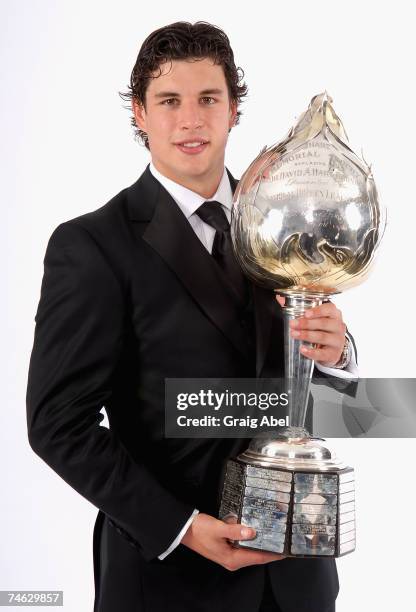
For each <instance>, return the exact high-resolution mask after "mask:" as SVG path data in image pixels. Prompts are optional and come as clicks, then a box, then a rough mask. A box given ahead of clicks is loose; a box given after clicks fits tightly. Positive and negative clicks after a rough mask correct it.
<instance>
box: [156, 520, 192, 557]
mask: <svg viewBox="0 0 416 612" xmlns="http://www.w3.org/2000/svg"><path fill="white" fill-rule="evenodd" d="M198 513H199V510H196V509H195V510H194V511H193V512H192V514H191V516H190V517H189V519H188V520H187V521H186V523H185V525H184V526H183V527H182V529H181V531H180V532H179V534H178V535H177V537H176V538H175V539H174V540H173V542H172V544H171V545H170V546H169V548H168V549H167V550H165V552H163V553H162V554H161V555H159V556H158V559H160V560H161V561H163V559H164V558H165V557H167V556H168V555H170V553H171V552H172V551H174V550H175V548H176V547H177V546H178V544H180V543H181V540H182V538H183V536H184V535H185V533H186V532H187V530H188V527H189V525H190V524H191V523H192V521H193V520H194V517H195V516H196V515H197V514H198Z"/></svg>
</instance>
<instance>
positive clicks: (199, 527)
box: [181, 513, 284, 571]
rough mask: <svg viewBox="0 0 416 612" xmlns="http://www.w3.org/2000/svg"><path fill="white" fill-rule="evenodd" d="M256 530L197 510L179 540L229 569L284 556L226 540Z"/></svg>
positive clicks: (248, 537)
mask: <svg viewBox="0 0 416 612" xmlns="http://www.w3.org/2000/svg"><path fill="white" fill-rule="evenodd" d="M255 535H256V530H255V529H253V528H251V527H245V526H244V525H240V524H229V523H224V522H223V521H219V520H217V519H216V518H214V517H213V516H209V514H202V513H200V514H197V515H196V516H195V518H194V520H193V521H192V523H191V525H190V526H189V528H188V530H187V532H186V533H185V535H184V536H183V538H182V540H181V543H182V544H184V545H185V546H187V547H188V548H190V549H191V550H193V551H195V552H197V553H199V554H200V555H202V556H203V557H206V558H207V559H210V561H214V562H215V563H218V564H219V565H222V566H223V567H225V569H227V570H230V571H235V570H238V569H240V567H246V566H248V565H260V564H262V563H270V561H279V560H280V559H284V555H277V554H275V553H270V552H261V551H256V550H245V549H243V548H234V547H233V546H231V544H230V542H229V540H251V539H252V538H254V537H255Z"/></svg>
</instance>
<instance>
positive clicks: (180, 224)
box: [127, 166, 274, 376]
mask: <svg viewBox="0 0 416 612" xmlns="http://www.w3.org/2000/svg"><path fill="white" fill-rule="evenodd" d="M227 173H228V176H229V179H230V184H231V188H232V191H233V193H234V192H235V189H236V186H237V183H238V181H236V179H234V177H233V176H232V175H231V173H230V172H229V171H228V169H227ZM127 206H128V213H129V217H130V219H131V220H133V221H136V222H142V223H145V225H144V227H143V229H144V231H143V232H142V238H143V239H144V240H145V241H146V242H147V243H148V244H149V245H150V246H151V247H152V248H153V249H154V250H155V251H156V252H157V253H158V254H159V255H160V256H161V257H162V258H163V259H164V261H165V262H166V263H167V265H168V266H169V267H170V268H171V270H172V271H173V272H174V273H175V274H176V276H177V277H178V278H179V280H180V281H181V282H182V284H183V285H184V286H185V288H186V289H187V291H188V292H189V293H190V294H191V295H192V297H193V299H194V300H195V301H196V302H197V303H198V304H199V306H200V307H201V309H202V310H203V311H204V312H205V314H206V315H207V316H208V317H209V319H210V320H211V321H212V322H213V323H214V325H216V326H217V327H218V328H219V329H220V330H221V331H222V333H223V334H224V335H225V336H226V337H227V338H228V339H229V341H230V342H232V344H233V345H234V346H235V348H236V349H237V350H239V351H240V352H241V353H243V354H244V355H247V350H248V346H247V342H246V340H245V338H244V332H243V330H242V327H241V325H240V321H239V316H238V312H237V310H236V306H235V304H234V302H233V300H232V298H231V297H230V294H229V292H228V290H227V288H226V286H225V284H224V279H223V276H222V274H221V271H220V270H219V269H218V267H217V266H216V265H214V262H213V260H212V256H211V255H210V254H209V253H208V251H207V250H206V249H205V247H204V246H203V245H202V244H201V242H200V240H199V238H198V237H197V236H196V234H195V232H194V230H193V229H192V227H191V225H190V224H189V222H188V220H187V219H186V217H185V216H184V215H183V213H182V211H181V210H180V208H179V207H178V206H177V204H176V202H175V201H174V200H173V198H172V197H171V196H170V194H169V193H168V192H167V191H166V189H165V188H164V187H163V186H162V185H161V184H160V183H159V181H157V180H156V179H155V178H154V176H153V175H152V173H151V172H150V169H149V166H147V168H146V170H145V172H144V173H143V174H142V175H141V177H140V178H139V179H138V181H137V182H136V183H134V184H133V185H132V186H131V187H129V188H128V189H127ZM185 245H186V246H185ZM250 282H251V281H250ZM251 284H252V288H253V296H254V310H255V329H256V373H257V376H259V375H260V372H261V370H262V367H263V364H264V360H265V356H266V354H267V349H268V345H269V341H270V330H271V322H272V314H273V313H272V309H271V307H270V306H271V300H273V299H274V298H273V295H271V292H270V291H268V290H265V289H262V288H261V287H258V286H257V285H255V284H254V283H251Z"/></svg>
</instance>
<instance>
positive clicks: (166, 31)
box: [119, 21, 248, 149]
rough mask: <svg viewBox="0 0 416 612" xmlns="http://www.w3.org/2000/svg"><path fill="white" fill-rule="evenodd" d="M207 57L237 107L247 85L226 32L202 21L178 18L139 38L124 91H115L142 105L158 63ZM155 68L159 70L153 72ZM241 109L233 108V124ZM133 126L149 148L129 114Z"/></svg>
mask: <svg viewBox="0 0 416 612" xmlns="http://www.w3.org/2000/svg"><path fill="white" fill-rule="evenodd" d="M206 57H209V58H211V59H212V60H213V61H214V63H215V64H218V65H221V66H222V67H223V70H224V75H225V80H226V82H227V86H228V93H229V97H230V100H231V101H233V102H236V103H237V108H238V106H239V105H240V104H241V102H242V101H243V98H244V97H245V96H246V95H247V92H248V88H247V85H246V84H245V83H243V82H242V79H243V77H244V71H243V69H242V68H237V67H236V65H235V63H234V54H233V50H232V49H231V46H230V41H229V39H228V36H227V35H226V34H225V32H223V31H222V30H221V29H220V28H218V27H217V26H215V25H212V24H210V23H207V22H206V21H197V22H196V23H194V24H192V23H189V22H186V21H178V22H176V23H172V24H170V25H167V26H164V27H163V28H159V29H158V30H155V31H154V32H152V33H151V34H150V35H149V36H148V37H147V38H146V40H145V41H144V42H143V44H142V46H141V48H140V51H139V55H138V56H137V60H136V63H135V65H134V67H133V71H132V73H131V77H130V85H128V91H127V92H126V93H123V92H119V95H120V97H121V98H122V99H123V100H125V101H129V102H130V106H128V107H126V108H128V109H130V108H131V102H132V101H133V100H135V101H136V102H138V103H139V104H140V105H141V106H143V107H144V108H146V90H147V87H148V85H149V82H150V79H152V78H157V77H159V76H160V75H161V73H162V70H161V64H163V63H165V62H166V61H172V60H180V59H187V58H193V59H204V58H206ZM158 69H159V74H157V75H154V72H155V71H156V70H158ZM241 114H242V113H241V111H240V110H237V116H236V119H235V125H236V124H237V123H238V122H239V119H240V116H241ZM131 125H132V126H133V127H134V128H135V137H136V138H137V140H139V142H140V141H141V142H143V143H144V145H145V146H146V147H147V148H148V149H149V141H148V138H147V134H146V132H144V131H143V130H141V129H139V127H138V126H137V124H136V120H135V117H134V114H133V116H132V117H131Z"/></svg>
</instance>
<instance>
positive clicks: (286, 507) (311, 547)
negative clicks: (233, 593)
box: [219, 438, 355, 558]
mask: <svg viewBox="0 0 416 612" xmlns="http://www.w3.org/2000/svg"><path fill="white" fill-rule="evenodd" d="M314 440H315V439H313V438H309V446H310V441H314ZM290 442H291V441H290V440H288V441H286V444H288V443H289V444H290ZM299 442H300V440H299V439H298V440H297V443H299ZM273 443H274V446H275V447H276V446H278V441H273ZM283 444H285V443H283ZM304 446H307V444H305V445H304ZM298 448H299V447H298ZM299 450H300V449H299ZM248 455H251V456H253V455H254V453H250V452H248V451H246V453H243V454H242V455H240V456H239V457H238V458H237V459H230V460H229V461H228V462H227V469H226V476H225V481H224V487H223V492H222V500H221V507H220V512H219V518H220V519H222V520H224V521H226V522H234V523H242V524H244V525H247V526H249V527H253V528H254V529H255V530H256V537H255V538H253V539H251V540H238V541H235V542H234V543H233V545H234V546H236V547H241V548H248V549H251V550H261V551H269V552H274V553H281V554H283V555H285V556H288V557H326V558H328V557H332V558H336V557H341V556H343V555H346V554H347V553H350V552H352V551H353V550H355V491H354V489H355V485H354V470H353V469H352V468H350V467H335V466H334V465H333V463H334V462H333V461H332V462H331V460H328V459H321V460H320V463H321V465H320V466H319V467H320V468H321V469H319V467H318V466H315V467H314V468H311V467H309V468H306V467H305V466H300V467H299V468H297V467H296V465H293V464H294V463H296V459H294V458H293V457H292V458H291V459H290V460H287V463H288V465H290V467H285V466H284V463H285V461H284V460H283V458H282V457H280V458H279V459H278V461H277V465H273V461H272V459H271V458H269V459H268V458H267V457H265V456H264V455H263V457H262V461H263V462H267V464H266V465H264V464H263V465H259V461H256V460H250V458H249V457H248ZM298 462H299V463H300V464H302V463H303V464H305V463H307V461H305V459H303V460H302V459H301V460H299V461H298ZM315 462H316V461H315ZM331 463H332V465H331ZM328 464H329V465H328ZM325 467H326V468H327V469H324V468H325Z"/></svg>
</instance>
